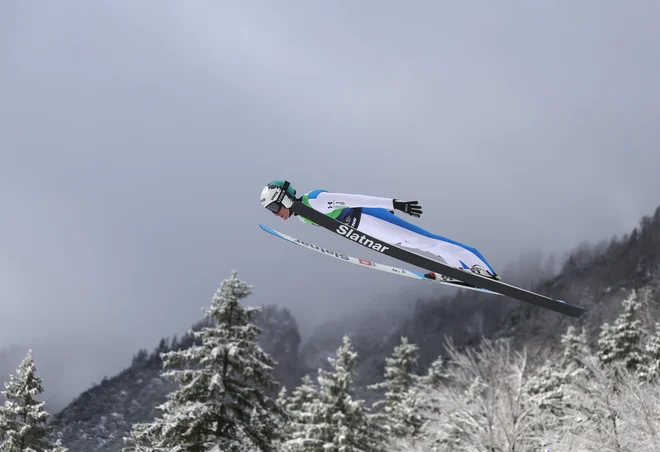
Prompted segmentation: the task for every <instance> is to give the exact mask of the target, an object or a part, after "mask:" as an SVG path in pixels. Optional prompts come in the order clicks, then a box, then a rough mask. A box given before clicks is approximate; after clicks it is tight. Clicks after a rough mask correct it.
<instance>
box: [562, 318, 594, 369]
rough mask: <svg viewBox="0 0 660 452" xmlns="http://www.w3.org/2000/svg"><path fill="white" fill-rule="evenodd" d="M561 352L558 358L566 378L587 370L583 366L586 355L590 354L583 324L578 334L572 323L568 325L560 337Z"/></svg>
mask: <svg viewBox="0 0 660 452" xmlns="http://www.w3.org/2000/svg"><path fill="white" fill-rule="evenodd" d="M561 344H562V347H563V353H562V356H561V360H560V365H561V368H562V369H564V372H565V375H566V377H567V378H568V379H574V378H577V377H578V376H581V375H583V374H586V373H587V372H588V370H587V369H585V366H584V360H585V358H586V357H588V356H591V354H592V353H591V349H590V348H589V344H588V342H587V330H586V329H585V327H584V326H583V327H582V329H581V330H580V334H578V333H577V330H576V328H575V327H574V326H573V325H569V326H568V328H567V329H566V333H564V334H563V335H562V337H561Z"/></svg>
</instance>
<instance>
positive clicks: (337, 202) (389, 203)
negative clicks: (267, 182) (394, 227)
mask: <svg viewBox="0 0 660 452" xmlns="http://www.w3.org/2000/svg"><path fill="white" fill-rule="evenodd" d="M310 201H311V200H310ZM315 201H316V203H317V206H318V207H316V208H317V209H318V208H322V209H326V210H333V209H337V208H340V207H374V208H383V209H387V210H393V209H397V210H400V211H402V212H405V213H407V214H408V215H412V216H415V217H419V216H420V215H421V214H422V209H421V206H419V204H418V203H417V201H400V200H398V199H392V198H381V197H376V196H367V195H356V194H348V193H331V192H322V193H319V194H318V195H317V197H316V200H315Z"/></svg>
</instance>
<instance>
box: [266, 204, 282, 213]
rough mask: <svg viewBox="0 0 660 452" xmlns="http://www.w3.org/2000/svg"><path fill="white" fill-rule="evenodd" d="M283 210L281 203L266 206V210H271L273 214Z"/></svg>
mask: <svg viewBox="0 0 660 452" xmlns="http://www.w3.org/2000/svg"><path fill="white" fill-rule="evenodd" d="M281 208H282V204H280V202H279V201H273V202H271V203H270V204H268V205H267V206H266V209H268V210H270V211H271V212H273V213H277V212H279V211H280V209H281Z"/></svg>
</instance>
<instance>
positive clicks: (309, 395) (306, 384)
mask: <svg viewBox="0 0 660 452" xmlns="http://www.w3.org/2000/svg"><path fill="white" fill-rule="evenodd" d="M318 397H319V395H318V389H317V388H316V387H315V385H314V382H313V381H312V378H311V377H310V376H309V375H305V376H304V377H303V378H302V380H301V382H300V385H298V386H297V387H296V388H295V389H294V390H293V391H292V392H291V395H290V396H285V395H284V394H283V393H282V392H280V401H279V402H278V403H279V404H280V406H282V408H283V409H284V411H285V413H286V416H287V422H286V424H285V426H284V430H283V436H284V440H283V442H282V450H283V451H301V450H306V449H305V448H306V447H308V442H307V441H306V440H305V434H306V433H305V432H306V428H307V425H309V424H311V423H312V422H313V421H314V417H313V413H312V411H311V410H312V406H314V404H315V402H316V400H317V399H318Z"/></svg>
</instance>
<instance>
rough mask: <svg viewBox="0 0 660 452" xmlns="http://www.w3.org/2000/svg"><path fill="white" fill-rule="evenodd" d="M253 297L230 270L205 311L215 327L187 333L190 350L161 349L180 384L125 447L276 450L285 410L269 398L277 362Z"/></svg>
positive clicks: (172, 376)
mask: <svg viewBox="0 0 660 452" xmlns="http://www.w3.org/2000/svg"><path fill="white" fill-rule="evenodd" d="M250 294H251V286H248V285H246V284H245V283H244V282H242V281H240V280H239V279H238V278H237V276H236V271H235V270H234V271H232V275H231V278H230V279H227V280H225V281H223V282H222V285H221V288H220V289H219V290H218V291H217V292H216V294H215V295H214V297H213V300H212V303H211V306H210V307H209V308H208V309H207V310H206V317H207V318H208V319H212V320H213V323H212V324H211V326H207V327H204V328H202V329H200V330H199V331H190V332H189V334H191V335H193V337H194V339H196V340H197V341H196V342H195V344H194V345H192V346H191V347H190V348H187V349H182V350H171V351H169V352H166V353H163V354H162V357H163V366H164V368H165V369H167V371H166V372H164V373H163V376H165V377H166V378H168V379H170V380H172V381H174V382H176V383H179V385H180V386H179V388H178V389H177V390H175V391H174V392H172V393H170V394H169V395H168V400H167V401H166V402H165V403H163V404H162V405H160V406H159V408H160V409H161V410H163V412H164V414H163V417H162V418H157V419H155V420H154V421H153V422H152V423H140V424H135V425H134V426H133V429H132V431H131V436H130V437H128V438H125V441H126V443H128V444H130V445H131V446H132V447H127V448H124V450H125V451H126V450H135V451H145V452H146V451H165V450H167V451H170V450H177V451H188V452H197V451H199V452H202V451H208V450H211V449H213V448H216V449H217V450H221V451H230V452H243V451H248V450H249V451H252V450H258V451H267V452H270V451H275V450H276V449H275V447H276V446H275V444H276V443H277V441H278V439H279V433H280V428H281V425H280V420H281V419H280V414H281V411H280V410H279V408H278V407H277V404H276V403H275V401H273V400H271V399H270V398H269V397H268V396H266V395H265V392H266V390H267V389H268V388H270V387H271V385H273V384H274V383H275V382H274V381H273V379H272V375H271V371H272V369H273V366H274V365H275V362H274V360H273V359H272V358H270V356H268V355H267V354H266V353H265V352H264V351H263V350H262V349H261V348H260V347H259V345H258V342H257V339H258V335H259V333H260V330H259V328H258V327H256V326H255V325H254V324H253V323H251V320H252V317H253V315H254V314H255V312H258V311H259V308H252V307H244V306H241V305H240V301H241V300H242V299H244V298H246V297H248V296H249V295H250ZM177 368H178V369H177Z"/></svg>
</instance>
